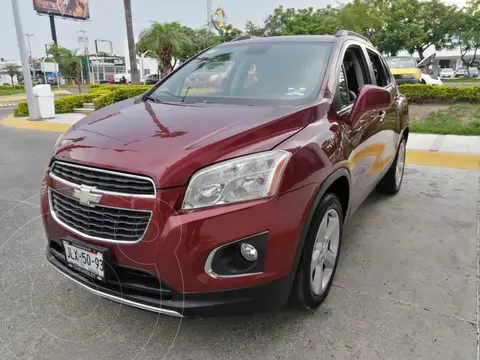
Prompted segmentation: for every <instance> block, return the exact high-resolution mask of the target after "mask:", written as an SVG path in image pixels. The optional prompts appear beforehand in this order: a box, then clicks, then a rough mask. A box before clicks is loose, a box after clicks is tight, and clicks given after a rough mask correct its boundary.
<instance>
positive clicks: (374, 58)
mask: <svg viewBox="0 0 480 360" xmlns="http://www.w3.org/2000/svg"><path fill="white" fill-rule="evenodd" d="M368 57H369V59H370V62H371V63H372V68H373V74H374V76H375V80H376V83H377V85H378V86H381V87H385V86H387V85H388V84H389V82H390V81H389V76H388V73H387V70H386V69H385V67H384V66H383V62H382V60H381V59H380V57H379V56H378V55H377V54H375V53H373V52H371V51H368Z"/></svg>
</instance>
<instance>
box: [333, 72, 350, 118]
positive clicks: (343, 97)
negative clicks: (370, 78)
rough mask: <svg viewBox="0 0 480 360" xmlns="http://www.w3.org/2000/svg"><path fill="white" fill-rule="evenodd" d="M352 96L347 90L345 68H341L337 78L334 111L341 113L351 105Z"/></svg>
mask: <svg viewBox="0 0 480 360" xmlns="http://www.w3.org/2000/svg"><path fill="white" fill-rule="evenodd" d="M353 100H354V97H353V94H350V90H349V89H348V83H347V78H346V76H345V68H344V67H343V66H342V69H341V70H340V75H339V78H338V86H337V95H336V97H335V109H336V110H337V111H342V110H343V109H345V108H347V107H349V106H350V105H352V104H353Z"/></svg>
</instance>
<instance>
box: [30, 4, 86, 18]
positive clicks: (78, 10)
mask: <svg viewBox="0 0 480 360" xmlns="http://www.w3.org/2000/svg"><path fill="white" fill-rule="evenodd" d="M88 1H89V0H33V9H34V10H35V11H36V12H37V13H39V14H47V15H55V16H62V17H67V18H73V19H78V20H87V19H89V18H90V11H89V6H88V5H89V4H88Z"/></svg>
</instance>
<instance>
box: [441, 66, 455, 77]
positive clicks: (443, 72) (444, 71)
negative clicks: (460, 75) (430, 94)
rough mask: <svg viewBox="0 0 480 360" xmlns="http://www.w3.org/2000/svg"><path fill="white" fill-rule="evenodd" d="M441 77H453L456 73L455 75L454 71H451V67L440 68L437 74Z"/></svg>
mask: <svg viewBox="0 0 480 360" xmlns="http://www.w3.org/2000/svg"><path fill="white" fill-rule="evenodd" d="M438 75H439V76H440V77H441V78H444V79H445V78H454V77H455V76H456V75H455V71H453V69H452V68H442V69H440V72H439V74H438Z"/></svg>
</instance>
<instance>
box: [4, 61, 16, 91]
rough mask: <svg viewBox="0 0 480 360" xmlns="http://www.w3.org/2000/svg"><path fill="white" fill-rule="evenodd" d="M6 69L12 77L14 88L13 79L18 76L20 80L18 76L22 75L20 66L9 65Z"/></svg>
mask: <svg viewBox="0 0 480 360" xmlns="http://www.w3.org/2000/svg"><path fill="white" fill-rule="evenodd" d="M5 69H6V70H7V74H8V75H9V76H10V79H11V81H12V86H13V77H14V76H15V75H16V76H17V78H18V76H19V75H20V66H18V65H15V64H9V65H7V66H5Z"/></svg>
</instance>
